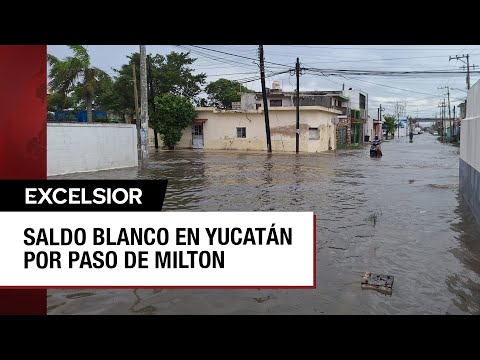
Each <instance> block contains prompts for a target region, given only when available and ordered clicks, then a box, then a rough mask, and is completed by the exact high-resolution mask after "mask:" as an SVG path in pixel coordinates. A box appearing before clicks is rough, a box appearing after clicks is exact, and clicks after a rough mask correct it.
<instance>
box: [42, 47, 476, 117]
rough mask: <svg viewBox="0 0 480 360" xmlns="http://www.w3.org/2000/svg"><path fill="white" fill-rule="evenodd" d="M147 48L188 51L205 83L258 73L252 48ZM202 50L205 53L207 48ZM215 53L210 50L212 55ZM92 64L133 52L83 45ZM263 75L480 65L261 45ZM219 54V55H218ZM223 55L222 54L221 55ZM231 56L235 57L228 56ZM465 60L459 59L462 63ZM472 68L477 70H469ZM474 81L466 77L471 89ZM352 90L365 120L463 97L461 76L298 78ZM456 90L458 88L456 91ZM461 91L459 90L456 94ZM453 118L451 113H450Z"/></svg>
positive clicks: (414, 52) (443, 55)
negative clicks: (363, 97) (365, 107)
mask: <svg viewBox="0 0 480 360" xmlns="http://www.w3.org/2000/svg"><path fill="white" fill-rule="evenodd" d="M198 46H201V47H202V48H203V49H202V48H199V47H194V46H190V45H188V46H181V47H178V46H173V45H147V53H149V54H157V53H158V54H168V53H169V52H172V51H177V52H180V51H187V50H186V49H187V48H188V49H190V50H191V51H192V57H195V58H197V61H196V62H195V63H194V64H193V65H192V68H194V69H196V70H197V72H205V73H206V74H207V83H208V82H211V81H215V80H217V79H219V78H221V77H223V78H227V79H231V80H239V81H248V80H250V79H251V78H254V77H256V76H257V75H258V74H259V70H258V65H257V63H258V61H257V62H255V61H254V60H255V59H258V52H257V49H258V46H257V45H241V46H238V45H198ZM207 48H208V49H209V50H207ZM212 50H215V51H212ZM88 51H89V53H90V56H91V62H92V64H93V66H96V67H99V68H101V69H102V70H104V71H106V72H107V73H108V74H110V75H114V72H113V70H112V69H118V68H120V67H121V65H122V64H125V63H127V62H128V59H127V58H126V56H127V55H129V54H131V53H133V52H138V45H88ZM264 51H265V61H266V62H267V63H266V71H267V74H270V73H271V72H280V71H284V70H288V67H289V66H291V67H292V68H294V67H295V61H296V58H297V57H298V58H300V63H301V66H302V67H305V68H317V69H347V70H387V71H427V70H451V71H453V70H460V67H461V66H463V65H464V63H463V62H462V61H460V60H451V61H449V56H455V55H462V54H470V65H474V64H475V65H477V64H478V65H480V45H448V46H439V45H435V46H433V45H432V46H425V45H421V46H420V45H408V46H407V45H402V46H399V45H385V46H382V45H372V46H370V45H338V46H336V45H311V46H310V45H275V46H273V45H265V46H264ZM48 52H49V53H50V54H52V55H55V56H57V57H59V58H61V59H62V58H64V57H66V56H69V55H71V53H70V51H69V49H68V47H67V46H65V45H49V46H48ZM222 52H223V53H222ZM225 53H227V54H225ZM234 55H237V56H234ZM464 60H465V59H464ZM475 70H478V69H477V68H475ZM478 79H479V76H478V75H477V74H472V75H471V78H470V83H471V85H472V86H473V84H475V82H476V81H477V80H478ZM274 80H279V81H280V82H281V83H282V88H283V90H286V91H291V90H294V88H295V82H296V79H295V75H294V74H293V73H292V74H290V73H286V74H281V75H277V76H273V77H270V78H267V87H270V86H271V83H272V81H274ZM343 84H345V88H346V89H348V88H353V89H359V90H363V91H366V92H367V93H368V95H369V112H370V116H373V117H376V115H377V110H376V109H377V108H378V106H379V105H380V104H382V107H383V108H385V109H386V111H385V113H386V114H389V113H393V112H394V107H395V104H396V102H397V101H399V102H403V103H406V105H407V106H406V110H407V114H408V115H410V116H412V117H416V116H417V111H418V117H435V116H436V115H438V114H439V110H440V109H439V108H438V105H439V104H440V102H441V101H442V100H443V98H445V99H446V98H447V96H446V91H447V90H446V89H438V88H439V87H445V86H449V87H450V89H451V90H450V102H451V107H452V111H453V106H454V105H455V106H456V105H458V104H459V103H460V102H461V101H463V99H464V98H465V97H466V92H465V91H466V89H467V85H466V77H465V76H464V75H462V74H457V75H455V76H442V77H439V76H438V75H436V76H431V75H429V76H422V77H417V78H414V77H399V76H395V77H381V76H346V77H341V76H329V77H325V76H323V75H321V74H320V73H317V74H313V73H311V72H307V73H305V74H303V75H302V76H301V78H300V91H302V90H341V89H342V85H343ZM244 85H245V86H247V87H248V88H250V89H253V90H256V91H260V90H261V85H260V80H255V81H252V82H247V83H245V84H244ZM457 89H458V90H457ZM462 90H463V91H462ZM452 116H453V113H452Z"/></svg>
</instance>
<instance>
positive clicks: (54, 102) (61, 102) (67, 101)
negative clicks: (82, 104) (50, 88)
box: [47, 92, 75, 112]
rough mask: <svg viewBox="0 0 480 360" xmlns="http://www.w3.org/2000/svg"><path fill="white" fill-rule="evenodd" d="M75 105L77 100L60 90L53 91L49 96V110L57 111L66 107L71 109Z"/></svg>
mask: <svg viewBox="0 0 480 360" xmlns="http://www.w3.org/2000/svg"><path fill="white" fill-rule="evenodd" d="M74 106H75V101H74V99H73V97H71V96H65V95H63V94H60V93H58V92H54V93H51V94H50V95H48V98H47V110H48V111H52V112H56V111H63V110H65V109H71V108H73V107H74Z"/></svg>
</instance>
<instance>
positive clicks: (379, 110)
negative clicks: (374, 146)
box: [378, 104, 388, 140]
mask: <svg viewBox="0 0 480 360" xmlns="http://www.w3.org/2000/svg"><path fill="white" fill-rule="evenodd" d="M383 110H385V109H384V108H382V104H380V108H379V109H378V113H379V114H380V115H379V116H378V120H379V121H380V125H382V111H383ZM386 135H387V139H388V133H387V134H386ZM379 138H380V140H383V139H382V138H383V128H381V129H380V136H379Z"/></svg>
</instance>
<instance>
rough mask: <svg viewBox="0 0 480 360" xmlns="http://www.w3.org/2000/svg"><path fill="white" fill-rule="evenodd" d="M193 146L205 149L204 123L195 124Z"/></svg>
mask: <svg viewBox="0 0 480 360" xmlns="http://www.w3.org/2000/svg"><path fill="white" fill-rule="evenodd" d="M192 148H194V149H203V124H195V125H193V129H192Z"/></svg>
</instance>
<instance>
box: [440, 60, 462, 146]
mask: <svg viewBox="0 0 480 360" xmlns="http://www.w3.org/2000/svg"><path fill="white" fill-rule="evenodd" d="M467 61H468V58H467ZM439 89H447V96H448V119H449V120H450V137H451V136H452V114H451V112H450V87H449V86H442V87H439Z"/></svg>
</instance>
